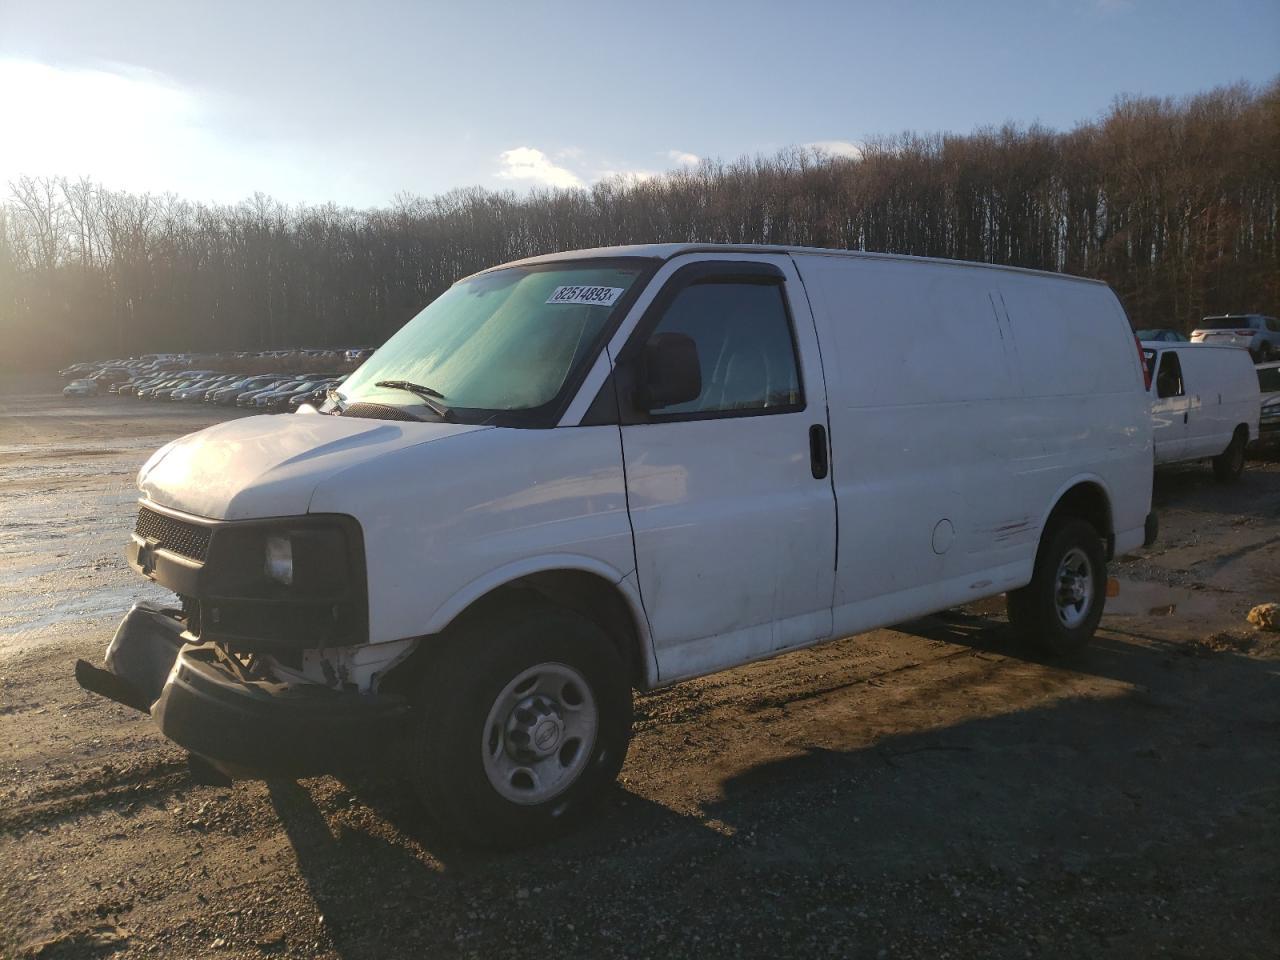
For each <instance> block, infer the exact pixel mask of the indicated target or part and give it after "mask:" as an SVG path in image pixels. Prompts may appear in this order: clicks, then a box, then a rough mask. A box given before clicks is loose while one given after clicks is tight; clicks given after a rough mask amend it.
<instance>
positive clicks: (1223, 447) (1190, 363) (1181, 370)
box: [1142, 341, 1262, 481]
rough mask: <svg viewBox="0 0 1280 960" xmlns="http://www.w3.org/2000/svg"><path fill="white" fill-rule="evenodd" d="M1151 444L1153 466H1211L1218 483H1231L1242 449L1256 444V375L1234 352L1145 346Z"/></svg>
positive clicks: (1231, 349) (1244, 356)
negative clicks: (1209, 461)
mask: <svg viewBox="0 0 1280 960" xmlns="http://www.w3.org/2000/svg"><path fill="white" fill-rule="evenodd" d="M1142 348H1143V356H1144V358H1145V360H1146V363H1147V366H1148V369H1149V371H1150V373H1151V388H1150V389H1151V419H1152V440H1153V442H1154V444H1155V461H1156V463H1157V464H1165V463H1181V462H1183V461H1187V460H1205V459H1210V458H1211V459H1212V460H1213V474H1214V476H1215V477H1217V478H1218V479H1219V480H1223V481H1228V480H1234V479H1236V478H1237V477H1238V476H1240V473H1241V471H1242V470H1244V464H1245V447H1246V446H1248V444H1249V442H1250V441H1251V440H1256V439H1258V417H1259V413H1260V411H1261V407H1262V399H1261V394H1260V392H1259V390H1258V375H1257V373H1256V371H1255V370H1254V367H1253V361H1252V360H1251V359H1250V358H1249V354H1248V353H1247V352H1246V351H1244V350H1241V349H1239V348H1237V347H1225V346H1223V347H1219V346H1213V345H1210V344H1201V343H1182V344H1169V343H1157V342H1155V341H1148V342H1145V343H1143V344H1142Z"/></svg>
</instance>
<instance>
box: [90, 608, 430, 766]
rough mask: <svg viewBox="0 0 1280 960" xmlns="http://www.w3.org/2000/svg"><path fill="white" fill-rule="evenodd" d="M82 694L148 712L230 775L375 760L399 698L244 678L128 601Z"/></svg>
mask: <svg viewBox="0 0 1280 960" xmlns="http://www.w3.org/2000/svg"><path fill="white" fill-rule="evenodd" d="M76 679H77V680H78V681H79V683H80V685H81V686H82V687H84V688H85V689H87V690H90V691H92V692H94V693H98V694H100V695H102V696H105V697H107V698H109V699H111V700H115V701H117V702H119V703H123V704H125V705H126V706H131V707H134V708H136V709H139V710H142V711H144V712H146V713H150V714H151V716H152V718H153V719H154V720H155V721H156V724H157V725H158V726H159V728H160V732H161V733H163V734H164V735H165V736H166V737H168V738H169V739H170V740H172V741H173V742H174V743H177V744H178V745H179V746H182V747H185V748H186V749H187V750H189V751H191V752H192V753H193V754H195V755H197V756H198V757H200V758H202V759H204V760H207V761H209V762H210V763H211V764H212V765H213V766H214V767H216V768H217V769H219V770H221V771H222V772H223V773H225V774H227V775H229V776H233V777H241V778H244V777H248V778H254V777H303V776H311V775H314V774H319V773H334V772H342V771H346V770H354V769H358V768H362V767H367V766H369V765H370V764H376V763H378V762H380V761H383V760H385V759H386V758H387V757H388V756H389V753H388V751H389V749H390V748H391V747H393V746H394V745H395V744H396V743H397V742H398V741H399V738H400V735H401V733H402V731H403V730H404V725H405V720H406V718H407V716H408V702H407V701H406V700H405V698H403V697H400V696H395V695H383V694H361V693H355V692H351V691H344V690H335V689H331V688H329V687H322V686H320V685H318V684H287V683H282V682H277V681H275V680H273V679H271V678H269V677H266V678H260V677H255V676H250V675H249V674H248V673H247V672H246V671H245V669H244V667H243V666H241V665H240V664H239V661H235V660H232V659H230V658H229V657H227V656H226V655H225V654H224V653H223V652H222V651H221V650H220V649H219V648H218V647H217V646H215V645H213V644H191V643H187V642H186V640H185V638H184V636H183V624H182V621H181V620H179V619H177V617H176V616H175V615H174V612H173V611H165V610H159V609H156V608H154V607H150V606H145V605H141V604H140V605H137V606H135V607H134V608H133V609H132V610H130V611H129V613H128V614H127V615H126V616H125V619H124V621H123V622H122V623H121V624H120V628H119V629H118V630H117V631H116V635H115V638H114V639H113V640H112V641H111V644H110V646H109V647H108V648H107V657H106V661H105V664H104V668H98V667H94V666H93V665H92V664H89V663H87V662H86V661H84V660H81V661H79V662H77V664H76Z"/></svg>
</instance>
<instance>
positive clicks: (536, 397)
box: [339, 259, 651, 422]
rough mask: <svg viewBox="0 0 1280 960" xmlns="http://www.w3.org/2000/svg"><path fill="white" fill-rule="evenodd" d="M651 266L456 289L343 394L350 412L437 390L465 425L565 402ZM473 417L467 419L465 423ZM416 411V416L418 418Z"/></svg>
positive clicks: (513, 275) (510, 277)
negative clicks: (413, 387)
mask: <svg viewBox="0 0 1280 960" xmlns="http://www.w3.org/2000/svg"><path fill="white" fill-rule="evenodd" d="M650 267H651V264H650V262H649V261H646V260H639V259H636V260H608V261H603V260H601V261H594V262H582V261H579V262H577V263H571V264H562V263H552V264H542V265H533V266H528V267H508V268H506V269H502V270H496V271H493V272H492V273H484V274H480V275H478V276H475V277H472V278H471V279H469V280H463V281H461V282H460V283H456V284H454V285H453V286H452V287H450V288H449V289H448V290H447V291H445V292H444V293H443V294H442V295H441V296H440V297H438V298H437V299H436V300H434V301H433V302H432V303H431V304H430V305H429V306H427V308H426V309H425V310H423V311H422V312H421V313H419V314H418V315H417V316H416V317H414V318H413V319H412V320H410V321H409V322H408V323H407V324H405V325H404V327H402V328H401V329H400V331H399V332H398V333H396V335H395V336H393V337H392V338H391V339H390V340H388V341H387V342H386V343H385V344H384V345H383V346H382V347H381V348H379V349H378V350H377V351H376V352H375V353H374V354H373V356H371V357H370V358H369V359H368V360H366V361H365V362H364V365H363V366H361V367H360V368H359V369H358V370H357V371H356V372H355V373H353V374H352V375H351V376H350V377H348V378H347V380H346V382H345V383H344V384H343V385H342V388H341V390H340V391H339V396H340V398H341V400H342V402H343V404H344V405H351V404H354V403H360V402H363V403H377V404H384V405H393V406H400V407H405V406H411V407H415V408H419V409H421V410H422V411H423V412H424V413H426V414H427V415H431V414H430V413H429V410H430V408H429V407H428V405H427V404H426V403H425V402H424V400H423V399H422V398H421V397H420V396H415V394H414V393H413V392H410V391H406V390H404V389H397V388H396V387H391V386H378V384H379V383H388V384H389V383H393V382H397V381H399V382H401V383H406V382H407V383H411V384H415V385H419V386H422V387H426V388H429V389H430V390H431V391H434V394H433V396H434V395H436V394H438V395H439V396H440V404H442V405H443V406H445V407H447V408H448V409H449V410H450V411H453V412H454V413H455V414H464V415H463V416H460V417H459V418H458V419H461V420H472V421H473V422H474V421H477V420H488V419H491V418H492V417H493V415H494V414H500V413H521V412H522V413H524V414H531V413H532V412H533V411H537V410H539V409H540V408H543V407H547V406H548V405H552V404H554V403H555V401H557V400H558V399H562V398H561V394H562V392H563V391H564V390H565V389H566V386H573V384H572V383H571V381H573V380H574V379H575V377H576V375H578V374H581V373H583V372H584V370H585V365H586V364H587V363H589V362H590V361H591V360H593V359H594V357H595V355H596V354H597V352H598V351H599V348H600V341H601V339H602V335H603V333H604V332H605V330H606V327H607V325H608V322H609V319H610V317H611V316H612V315H613V314H614V313H615V312H616V311H617V310H618V308H619V306H620V304H622V303H623V302H624V299H625V297H626V294H627V292H628V291H630V290H631V289H632V288H633V287H634V288H636V289H637V291H638V289H639V286H640V284H639V283H638V280H639V278H640V277H641V275H642V274H644V273H646V272H647V271H648V270H649V269H650ZM468 411H470V412H471V415H470V416H467V415H465V414H466V413H467V412H468ZM415 412H417V410H415Z"/></svg>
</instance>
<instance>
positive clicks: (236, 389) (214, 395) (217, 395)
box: [204, 374, 274, 405]
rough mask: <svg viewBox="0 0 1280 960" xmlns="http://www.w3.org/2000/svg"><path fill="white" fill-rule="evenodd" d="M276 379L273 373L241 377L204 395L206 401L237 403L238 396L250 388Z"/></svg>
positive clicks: (262, 385) (264, 384)
mask: <svg viewBox="0 0 1280 960" xmlns="http://www.w3.org/2000/svg"><path fill="white" fill-rule="evenodd" d="M272 379H274V378H273V377H272V376H271V375H269V374H266V375H263V376H259V377H240V378H238V379H235V380H232V381H230V382H229V383H224V384H222V385H221V386H218V387H215V388H214V389H212V390H210V391H209V392H208V393H206V394H205V395H204V402H205V403H226V404H232V405H233V404H235V402H236V397H237V396H238V395H239V394H241V393H244V392H245V391H248V390H253V389H254V388H256V387H265V386H266V385H267V384H268V383H270V382H271V381H272Z"/></svg>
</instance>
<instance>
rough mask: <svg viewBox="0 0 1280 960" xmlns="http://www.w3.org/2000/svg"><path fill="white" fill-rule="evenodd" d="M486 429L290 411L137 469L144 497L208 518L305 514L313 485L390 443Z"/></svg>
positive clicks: (221, 427) (189, 443)
mask: <svg viewBox="0 0 1280 960" xmlns="http://www.w3.org/2000/svg"><path fill="white" fill-rule="evenodd" d="M484 429H487V428H485V427H481V426H471V425H466V424H451V423H430V422H429V423H402V422H399V421H387V420H365V419H360V418H357V417H332V416H322V415H319V414H289V415H280V416H261V417H248V418H246V419H243V420H231V421H228V422H227V423H220V424H218V425H217V426H213V427H209V428H207V429H205V430H200V431H198V432H196V433H191V434H188V435H187V436H185V437H181V438H179V439H177V440H174V441H173V442H172V443H169V444H167V445H166V446H163V447H161V448H160V449H159V450H157V451H156V452H155V453H154V454H153V455H152V456H151V459H150V460H148V461H147V462H146V464H145V465H144V466H143V467H142V470H141V471H140V472H139V473H138V488H139V489H140V490H141V491H142V492H143V494H144V495H145V496H146V497H147V499H149V500H151V501H152V502H154V503H157V504H159V505H160V506H163V507H171V508H172V509H174V510H180V511H182V512H184V513H189V514H192V515H194V516H198V517H207V518H209V519H211V520H252V519H260V518H262V517H285V516H298V515H300V514H304V513H306V512H307V510H308V509H309V507H310V504H311V496H312V494H313V493H314V492H315V489H316V485H317V484H319V483H320V482H321V481H323V480H325V479H326V478H328V477H331V476H333V475H334V474H335V473H338V472H339V471H341V470H345V469H346V468H348V467H350V466H353V465H354V464H357V463H362V462H364V461H367V460H372V459H374V458H375V457H380V456H382V455H383V454H386V453H390V452H391V451H394V450H402V449H404V448H406V447H413V446H417V445H418V444H422V443H430V442H432V441H435V440H440V439H443V438H444V437H450V436H454V435H456V434H462V433H470V432H472V431H474V430H484Z"/></svg>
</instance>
